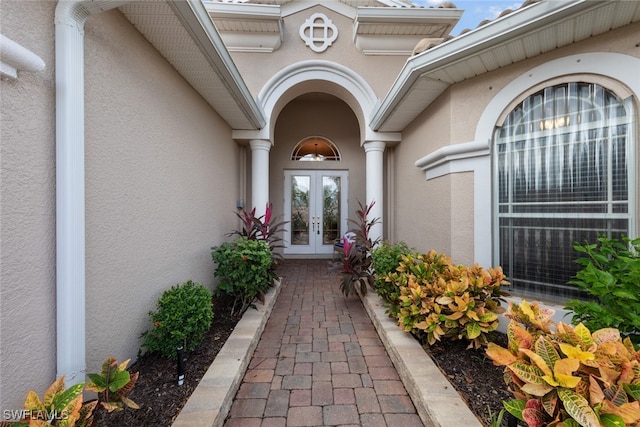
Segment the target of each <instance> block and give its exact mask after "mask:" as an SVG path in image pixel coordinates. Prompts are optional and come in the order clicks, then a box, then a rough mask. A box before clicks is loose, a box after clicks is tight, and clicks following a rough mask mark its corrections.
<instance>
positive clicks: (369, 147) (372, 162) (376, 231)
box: [364, 141, 385, 240]
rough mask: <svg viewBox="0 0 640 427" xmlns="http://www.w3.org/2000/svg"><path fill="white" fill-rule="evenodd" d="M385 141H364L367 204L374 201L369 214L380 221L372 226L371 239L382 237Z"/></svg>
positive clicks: (371, 217)
mask: <svg viewBox="0 0 640 427" xmlns="http://www.w3.org/2000/svg"><path fill="white" fill-rule="evenodd" d="M384 148H385V143H384V142H382V141H371V142H365V143H364V151H365V153H366V162H367V172H366V179H367V183H366V192H367V194H366V197H367V205H368V204H369V203H371V202H373V201H375V204H374V205H373V208H372V209H371V212H370V214H369V217H370V219H373V218H379V219H380V221H379V222H378V223H377V224H376V225H374V226H373V227H372V228H371V239H372V240H375V239H377V238H382V230H383V227H382V225H383V212H384V185H383V184H384V180H383V172H384V168H383V160H384V157H383V154H384Z"/></svg>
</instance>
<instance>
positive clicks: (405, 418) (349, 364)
mask: <svg viewBox="0 0 640 427" xmlns="http://www.w3.org/2000/svg"><path fill="white" fill-rule="evenodd" d="M278 273H279V274H280V275H281V276H282V277H283V281H282V285H281V286H282V290H281V292H280V295H279V296H278V300H277V301H276V303H275V307H274V308H273V312H272V314H271V317H270V318H269V321H268V322H267V325H266V328H265V331H264V332H263V334H262V337H261V339H260V342H259V343H258V346H257V348H256V351H255V353H254V355H253V358H252V359H251V362H250V364H249V368H248V370H247V373H246V374H245V377H244V379H243V381H242V384H241V385H240V389H239V390H238V393H237V395H236V397H235V399H234V401H233V405H232V406H231V411H230V413H229V417H228V418H227V420H226V422H225V427H240V426H241V427H284V426H291V427H293V426H367V427H378V426H390V427H395V426H402V427H413V426H423V424H422V422H421V421H420V418H419V417H418V415H417V414H416V410H415V407H414V406H413V403H412V402H411V399H410V398H409V396H408V394H407V391H406V390H405V388H404V386H403V384H402V382H401V381H400V378H399V377H398V373H397V372H396V370H395V368H394V367H393V364H392V363H391V360H390V359H389V356H388V355H387V353H386V351H385V349H384V346H383V344H382V342H381V341H380V339H379V338H378V334H377V333H376V330H375V328H374V326H373V324H372V323H371V320H370V319H369V317H368V315H367V313H366V312H365V310H364V307H363V306H362V303H361V302H360V299H359V298H357V297H354V296H351V297H349V298H344V297H343V296H342V294H341V292H340V289H339V283H340V282H339V280H340V278H339V267H335V266H334V265H333V263H332V262H331V261H329V260H287V261H286V262H285V264H284V266H283V267H282V268H281V269H280V270H278Z"/></svg>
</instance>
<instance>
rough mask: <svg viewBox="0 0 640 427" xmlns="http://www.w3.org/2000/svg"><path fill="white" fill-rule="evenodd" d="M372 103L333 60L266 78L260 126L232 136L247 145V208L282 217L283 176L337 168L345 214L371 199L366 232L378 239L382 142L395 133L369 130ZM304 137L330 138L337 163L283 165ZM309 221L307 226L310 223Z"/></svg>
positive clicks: (365, 89) (361, 83)
mask: <svg viewBox="0 0 640 427" xmlns="http://www.w3.org/2000/svg"><path fill="white" fill-rule="evenodd" d="M377 101H378V98H377V97H376V95H375V93H374V92H373V90H372V89H371V87H370V86H369V84H368V83H367V82H366V81H365V80H364V79H363V78H362V77H361V76H359V75H358V74H357V73H355V72H353V71H352V70H350V69H348V68H346V67H344V66H343V65H340V64H337V63H334V62H329V61H315V60H314V61H303V62H300V63H296V64H292V65H290V66H289V67H286V68H284V69H283V70H281V71H280V72H279V73H277V74H276V75H274V76H273V77H272V78H271V79H270V80H269V81H268V82H267V83H266V84H265V86H264V87H263V89H262V90H261V92H260V95H259V102H260V104H261V106H262V108H263V109H264V112H265V117H266V118H267V121H268V123H267V125H266V126H265V127H264V128H262V129H260V130H258V131H242V130H236V131H234V138H235V139H236V140H237V141H239V142H241V143H242V142H245V143H248V144H249V146H250V147H251V156H250V159H248V165H247V169H248V170H247V175H250V176H251V179H250V180H248V181H247V182H251V189H250V190H248V193H249V194H250V200H251V202H250V205H252V206H255V207H256V208H257V212H258V214H260V210H261V209H263V206H266V204H267V203H269V202H270V203H272V204H273V207H274V213H275V214H279V215H284V214H285V184H284V179H285V171H287V170H313V171H318V170H325V171H343V172H347V175H348V188H346V189H345V191H346V194H348V198H347V202H346V203H347V204H348V205H349V206H348V209H347V210H346V212H347V216H354V214H355V210H356V208H357V206H358V203H357V202H361V203H363V204H368V203H370V202H371V201H375V202H376V203H375V208H374V211H373V212H372V215H373V216H375V217H377V218H380V219H381V221H380V223H379V224H378V225H377V226H376V227H375V228H374V230H373V232H372V234H373V235H374V236H375V237H382V230H383V221H384V219H383V212H384V191H383V182H384V178H383V175H384V167H383V165H384V157H383V153H384V149H385V146H386V144H387V143H396V142H398V141H399V140H400V135H399V134H397V133H381V132H375V131H373V130H372V129H371V128H370V127H369V120H368V118H369V117H370V115H371V112H372V111H373V108H374V106H375V105H376V102H377ZM311 136H321V137H326V138H327V139H329V140H330V141H332V142H333V143H334V144H335V145H336V146H337V147H338V149H339V150H340V152H341V154H342V158H341V160H340V161H339V162H330V163H331V165H329V162H300V161H299V160H291V155H292V151H293V150H294V148H295V145H296V144H297V143H299V142H300V141H301V140H303V139H304V138H308V137H311ZM302 163H304V164H302ZM328 165H329V166H328ZM347 175H345V176H347ZM313 216H317V215H311V217H313ZM285 219H286V220H288V221H291V220H292V218H290V217H287V218H285ZM316 221H317V218H316ZM310 222H311V226H312V227H313V218H310ZM340 223H341V224H344V226H341V227H340V233H339V234H340V235H342V234H343V233H344V232H346V229H347V226H346V218H341V219H340ZM316 233H317V229H316ZM290 245H291V241H290V240H289V241H285V246H287V247H290ZM287 252H291V251H288V250H285V254H286V253H287ZM294 252H295V251H294ZM326 252H327V250H326V248H323V249H322V250H319V251H313V253H311V254H307V255H318V256H322V255H323V253H324V255H326Z"/></svg>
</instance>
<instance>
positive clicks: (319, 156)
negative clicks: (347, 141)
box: [291, 136, 340, 162]
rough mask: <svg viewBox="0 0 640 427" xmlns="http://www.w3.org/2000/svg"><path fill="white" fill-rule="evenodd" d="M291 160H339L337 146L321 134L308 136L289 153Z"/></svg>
mask: <svg viewBox="0 0 640 427" xmlns="http://www.w3.org/2000/svg"><path fill="white" fill-rule="evenodd" d="M291 160H299V161H303V162H313V161H316V162H318V161H319V162H322V161H326V160H334V161H339V160H340V152H339V151H338V147H336V145H335V144H334V143H333V142H331V141H329V140H328V139H327V138H324V137H321V136H310V137H308V138H305V139H303V140H302V141H300V142H298V144H296V146H295V147H294V149H293V152H292V153H291Z"/></svg>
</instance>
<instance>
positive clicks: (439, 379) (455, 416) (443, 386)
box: [361, 292, 482, 427]
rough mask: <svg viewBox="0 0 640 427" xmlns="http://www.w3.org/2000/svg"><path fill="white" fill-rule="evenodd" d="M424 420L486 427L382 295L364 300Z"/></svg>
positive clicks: (440, 426)
mask: <svg viewBox="0 0 640 427" xmlns="http://www.w3.org/2000/svg"><path fill="white" fill-rule="evenodd" d="M361 299H362V303H363V304H364V307H365V310H366V311H367V313H368V314H369V317H370V318H371V321H372V322H373V324H374V326H375V328H376V330H377V331H378V335H379V336H380V339H381V340H382V342H383V344H384V346H385V348H386V350H387V353H388V354H389V357H390V358H391V360H392V362H393V364H394V366H395V368H396V370H397V371H398V375H400V379H401V380H402V383H403V384H404V386H405V388H406V389H407V392H408V393H409V396H411V399H412V400H413V403H414V405H415V407H416V410H417V412H418V415H419V416H420V419H421V420H422V422H423V423H424V425H425V426H429V427H432V426H433V427H450V426H465V427H482V424H481V423H480V421H479V420H478V418H476V416H475V415H474V414H473V412H471V410H470V409H469V407H468V406H467V405H466V404H465V403H464V401H463V400H462V398H461V397H460V395H459V394H458V392H457V391H456V390H455V388H453V386H452V385H451V383H450V382H449V381H448V380H447V379H446V377H445V376H444V375H443V374H442V372H441V371H440V369H439V368H438V367H437V366H436V365H435V363H434V362H433V360H432V359H431V358H430V357H429V356H428V355H427V354H426V353H425V351H424V349H423V348H422V347H421V346H420V343H418V341H416V339H415V338H413V337H412V336H411V335H410V334H408V333H406V332H405V331H403V330H402V329H400V328H399V327H398V325H397V324H396V322H395V321H394V320H393V319H391V318H390V317H389V315H388V314H387V313H386V312H385V308H384V306H383V304H382V301H381V299H380V297H379V296H378V295H376V294H375V293H372V292H368V293H367V295H364V296H362V297H361Z"/></svg>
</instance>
